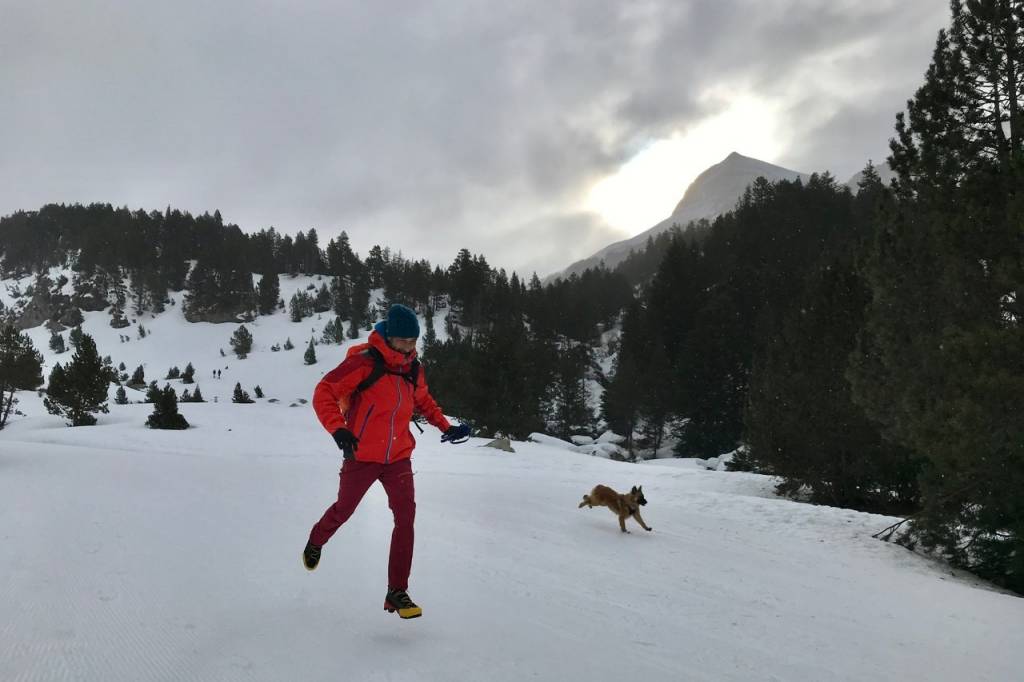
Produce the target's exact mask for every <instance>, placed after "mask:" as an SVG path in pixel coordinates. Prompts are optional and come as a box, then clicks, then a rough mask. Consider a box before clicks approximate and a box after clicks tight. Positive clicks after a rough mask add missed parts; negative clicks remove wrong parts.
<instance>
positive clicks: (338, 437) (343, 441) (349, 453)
mask: <svg viewBox="0 0 1024 682" xmlns="http://www.w3.org/2000/svg"><path fill="white" fill-rule="evenodd" d="M331 435H332V436H334V442H335V443H337V444H338V447H339V448H340V449H341V452H342V455H341V456H342V458H343V459H355V457H356V448H358V447H359V439H358V438H356V437H355V435H353V433H352V432H351V431H349V430H348V429H346V428H340V429H338V430H337V431H335V432H334V433H332V434H331Z"/></svg>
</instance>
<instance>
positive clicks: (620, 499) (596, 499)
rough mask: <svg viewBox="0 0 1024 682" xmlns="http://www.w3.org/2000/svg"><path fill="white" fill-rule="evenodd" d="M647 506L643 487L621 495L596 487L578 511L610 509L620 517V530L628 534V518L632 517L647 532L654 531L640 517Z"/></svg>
mask: <svg viewBox="0 0 1024 682" xmlns="http://www.w3.org/2000/svg"><path fill="white" fill-rule="evenodd" d="M645 504H647V499H646V498H645V497H644V491H643V486H639V487H638V486H633V488H632V489H631V490H630V491H629V493H627V494H625V495H620V494H619V493H617V492H615V491H614V490H612V489H611V488H609V487H608V486H606V485H596V486H594V489H593V490H591V491H590V494H589V495H584V496H583V501H582V502H580V506H579V507H577V508H578V509H583V507H589V508H590V509H593V508H594V507H608V508H609V509H611V510H612V511H613V512H615V513H616V514H617V515H618V517H619V528H621V529H622V532H623V533H628V532H629V531H628V530H626V518H627V517H630V516H632V517H633V518H634V519H636V522H637V523H639V524H640V527H641V528H643V529H644V530H646V531H651V530H654V529H653V528H651V527H650V526H648V525H647V524H646V523H644V520H643V518H641V516H640V507H642V506H643V505H645Z"/></svg>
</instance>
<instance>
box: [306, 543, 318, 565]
mask: <svg viewBox="0 0 1024 682" xmlns="http://www.w3.org/2000/svg"><path fill="white" fill-rule="evenodd" d="M319 563H320V545H314V544H313V543H312V542H307V543H306V549H304V550H302V565H303V566H305V567H306V570H307V571H314V570H316V565H317V564H319Z"/></svg>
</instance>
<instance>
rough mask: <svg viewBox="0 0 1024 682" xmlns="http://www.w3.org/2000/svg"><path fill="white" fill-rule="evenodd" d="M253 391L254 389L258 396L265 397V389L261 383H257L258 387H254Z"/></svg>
mask: <svg viewBox="0 0 1024 682" xmlns="http://www.w3.org/2000/svg"><path fill="white" fill-rule="evenodd" d="M252 391H253V393H255V394H256V397H257V398H262V397H263V389H262V388H260V385H259V384H256V388H254V389H253V390H252Z"/></svg>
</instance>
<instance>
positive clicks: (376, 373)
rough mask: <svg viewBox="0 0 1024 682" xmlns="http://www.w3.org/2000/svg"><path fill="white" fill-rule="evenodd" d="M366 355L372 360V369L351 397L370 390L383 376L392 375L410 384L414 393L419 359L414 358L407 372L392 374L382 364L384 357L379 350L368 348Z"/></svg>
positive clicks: (417, 377) (418, 373) (418, 372)
mask: <svg viewBox="0 0 1024 682" xmlns="http://www.w3.org/2000/svg"><path fill="white" fill-rule="evenodd" d="M366 353H367V355H369V356H370V357H371V358H373V369H372V370H370V374H369V375H368V376H367V377H366V378H365V379H363V380H362V381H360V382H359V385H358V386H356V387H355V390H353V391H352V395H357V394H359V393H362V392H363V391H365V390H366V389H368V388H370V387H371V386H373V385H374V384H375V383H377V381H379V380H380V378H381V377H382V376H384V375H385V374H394V375H396V376H400V377H402V378H403V379H405V380H406V381H408V382H409V383H410V384H412V390H413V393H415V392H416V382H417V381H418V380H419V377H420V361H419V358H416V359H414V360H413V361H412V364H411V365H410V366H409V371H408V372H392V371H391V370H389V369H388V368H387V365H386V364H384V356H383V355H381V354H380V351H379V350H377V349H376V348H374V347H372V346H371V347H370V348H367V349H366Z"/></svg>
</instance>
